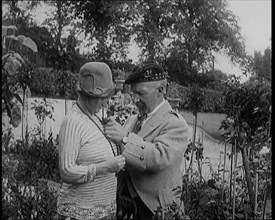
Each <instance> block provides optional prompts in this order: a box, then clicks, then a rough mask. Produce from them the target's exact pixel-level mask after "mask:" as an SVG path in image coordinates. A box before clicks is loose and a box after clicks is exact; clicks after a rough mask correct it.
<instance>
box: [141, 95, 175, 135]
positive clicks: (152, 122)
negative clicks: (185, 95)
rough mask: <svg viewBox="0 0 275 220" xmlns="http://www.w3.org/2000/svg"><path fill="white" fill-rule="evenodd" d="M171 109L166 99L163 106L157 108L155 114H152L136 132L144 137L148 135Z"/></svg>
mask: <svg viewBox="0 0 275 220" xmlns="http://www.w3.org/2000/svg"><path fill="white" fill-rule="evenodd" d="M171 110H172V108H171V106H170V104H169V103H168V101H167V100H166V101H165V103H164V104H163V106H162V107H161V108H160V109H158V111H157V112H155V114H153V115H152V117H151V118H150V119H149V120H148V121H146V123H145V124H144V125H143V127H142V128H141V130H140V131H139V132H138V133H137V134H138V135H139V136H141V137H145V136H146V135H148V134H149V133H150V132H151V131H152V130H154V129H155V128H156V127H157V126H158V125H159V124H160V123H161V122H162V120H163V118H164V116H165V115H166V114H167V113H168V112H169V111H171Z"/></svg>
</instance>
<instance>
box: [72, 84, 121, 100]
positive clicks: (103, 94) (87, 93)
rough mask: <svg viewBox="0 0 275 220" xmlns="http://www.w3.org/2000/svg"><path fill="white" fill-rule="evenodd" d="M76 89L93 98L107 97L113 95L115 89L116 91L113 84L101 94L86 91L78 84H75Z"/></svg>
mask: <svg viewBox="0 0 275 220" xmlns="http://www.w3.org/2000/svg"><path fill="white" fill-rule="evenodd" d="M76 89H77V91H78V92H79V93H81V94H83V95H86V96H88V97H93V98H108V97H110V96H113V95H114V94H115V91H116V87H115V85H113V86H112V87H111V88H110V89H108V90H106V91H105V92H103V93H101V94H95V93H92V92H87V91H85V90H83V89H81V88H80V86H79V85H77V87H76Z"/></svg>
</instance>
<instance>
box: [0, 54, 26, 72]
mask: <svg viewBox="0 0 275 220" xmlns="http://www.w3.org/2000/svg"><path fill="white" fill-rule="evenodd" d="M3 61H4V63H3ZM23 64H25V61H24V59H23V58H22V57H21V56H20V54H19V53H15V52H13V51H11V52H9V53H7V54H5V55H3V56H2V65H3V68H4V70H6V71H7V73H8V74H9V75H10V76H12V75H14V74H15V73H16V72H17V71H18V69H19V68H20V67H21V66H22V65H23Z"/></svg>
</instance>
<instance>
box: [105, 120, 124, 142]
mask: <svg viewBox="0 0 275 220" xmlns="http://www.w3.org/2000/svg"><path fill="white" fill-rule="evenodd" d="M104 131H105V135H106V136H107V137H108V138H110V139H111V140H112V141H114V142H116V143H119V142H121V141H122V139H123V137H124V136H125V135H126V134H127V131H126V130H125V129H124V128H123V127H122V126H121V125H120V124H119V123H118V122H116V121H115V119H114V118H109V121H108V122H107V124H105V126H104Z"/></svg>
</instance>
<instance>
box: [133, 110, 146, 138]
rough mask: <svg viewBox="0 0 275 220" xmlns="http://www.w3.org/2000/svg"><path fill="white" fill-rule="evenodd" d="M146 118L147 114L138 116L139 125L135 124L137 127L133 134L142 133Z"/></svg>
mask: <svg viewBox="0 0 275 220" xmlns="http://www.w3.org/2000/svg"><path fill="white" fill-rule="evenodd" d="M146 117H147V114H139V115H138V120H137V123H136V124H135V127H134V129H133V133H135V134H137V133H138V132H139V131H140V129H141V125H142V122H143V121H144V119H145V118H146Z"/></svg>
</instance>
